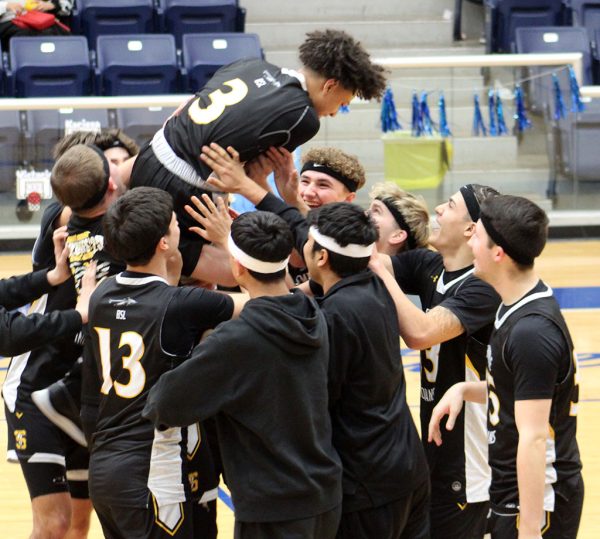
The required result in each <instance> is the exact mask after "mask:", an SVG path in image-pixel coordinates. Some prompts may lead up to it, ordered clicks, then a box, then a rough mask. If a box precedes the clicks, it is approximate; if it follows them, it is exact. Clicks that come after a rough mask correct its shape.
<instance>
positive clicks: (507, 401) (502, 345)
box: [486, 281, 581, 514]
mask: <svg viewBox="0 0 600 539" xmlns="http://www.w3.org/2000/svg"><path fill="white" fill-rule="evenodd" d="M486 378H487V384H488V401H489V402H488V430H489V456H490V465H491V467H492V484H491V487H490V502H491V504H492V508H493V509H494V510H495V511H496V512H499V513H502V514H507V513H508V514H516V513H517V512H518V508H519V496H518V484H517V447H518V444H519V433H518V430H517V426H516V422H515V411H514V410H515V401H526V400H537V399H551V400H552V405H551V408H550V418H549V435H548V438H547V440H546V486H545V492H544V509H545V510H546V511H553V510H554V500H555V495H556V493H557V492H561V493H562V494H564V496H565V498H566V499H569V492H568V489H569V481H568V479H569V478H572V477H573V476H575V475H577V474H578V473H579V471H580V470H581V461H580V458H579V448H578V446H577V440H576V438H575V435H576V430H577V417H576V415H577V402H578V400H579V386H578V383H577V382H578V380H577V363H576V358H575V355H574V353H573V342H572V340H571V336H570V334H569V330H568V328H567V325H566V323H565V320H564V318H563V316H562V314H561V312H560V309H559V306H558V303H557V302H556V300H555V299H554V296H553V294H552V289H551V288H550V287H548V286H547V285H545V284H544V283H543V282H542V281H540V282H539V283H538V284H537V286H535V287H534V288H533V290H531V291H530V292H529V293H528V294H527V295H526V296H525V297H523V298H522V299H521V300H519V301H518V302H517V303H515V304H513V305H510V306H505V305H501V306H500V308H499V309H498V313H497V315H496V320H495V323H494V333H493V335H492V338H491V341H490V346H489V349H488V368H487V375H486ZM565 480H566V481H565ZM561 489H562V490H561Z"/></svg>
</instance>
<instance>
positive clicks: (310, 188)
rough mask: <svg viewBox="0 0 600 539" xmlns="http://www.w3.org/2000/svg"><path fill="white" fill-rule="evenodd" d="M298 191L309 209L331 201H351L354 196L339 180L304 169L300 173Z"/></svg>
mask: <svg viewBox="0 0 600 539" xmlns="http://www.w3.org/2000/svg"><path fill="white" fill-rule="evenodd" d="M298 192H299V194H300V197H301V198H302V200H304V202H305V203H306V205H307V206H308V207H309V208H311V209H314V208H320V207H321V206H322V205H323V204H329V203H331V202H352V201H353V200H354V197H355V196H356V193H351V192H350V191H348V189H347V188H346V186H345V185H344V184H343V183H342V182H340V181H339V180H336V179H335V178H332V177H331V176H329V175H328V174H325V173H323V172H318V171H316V170H305V171H304V172H303V173H302V176H300V182H299V185H298Z"/></svg>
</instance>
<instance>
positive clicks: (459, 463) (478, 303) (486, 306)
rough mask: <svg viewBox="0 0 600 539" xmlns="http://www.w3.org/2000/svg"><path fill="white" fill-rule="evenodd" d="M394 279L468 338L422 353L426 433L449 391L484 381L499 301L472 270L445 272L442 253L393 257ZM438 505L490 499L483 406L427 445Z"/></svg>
mask: <svg viewBox="0 0 600 539" xmlns="http://www.w3.org/2000/svg"><path fill="white" fill-rule="evenodd" d="M392 264H393V268H394V275H395V277H396V280H397V281H398V284H399V285H400V287H401V288H402V290H403V291H404V292H405V293H407V294H415V295H418V296H419V298H420V300H421V304H422V308H423V310H424V311H428V310H430V309H433V308H434V307H436V306H441V307H444V308H445V309H448V310H449V311H450V312H452V313H453V314H454V315H455V316H456V317H457V318H458V319H459V320H460V322H461V324H462V326H463V328H464V330H465V331H464V332H463V333H462V334H461V335H458V336H457V337H455V338H454V339H450V340H449V341H446V342H443V343H440V344H437V345H435V346H432V347H431V348H429V349H427V350H422V351H421V353H420V355H421V407H420V416H421V432H423V433H425V432H427V429H428V426H429V420H430V419H431V413H432V411H433V408H434V407H435V405H436V404H437V403H438V402H439V400H440V399H441V398H442V396H443V395H444V393H445V392H446V390H448V389H449V388H450V387H451V386H452V385H454V384H456V383H458V382H464V381H465V380H466V381H478V380H482V379H483V378H484V376H485V354H486V347H487V343H488V340H489V336H490V333H491V330H492V321H493V319H494V313H495V312H496V309H497V308H498V304H499V303H500V298H499V297H498V295H497V294H496V292H495V291H494V290H493V289H492V287H490V286H489V285H488V284H486V283H484V282H483V281H481V280H480V279H478V278H476V277H474V276H473V267H472V266H468V267H465V268H463V269H461V270H458V271H453V272H446V271H445V270H444V262H443V259H442V256H441V255H440V254H439V253H435V252H433V251H430V250H428V249H414V250H411V251H406V252H403V253H400V254H398V255H396V256H394V257H392ZM423 443H424V446H425V453H426V455H427V459H428V463H429V467H430V471H431V482H432V497H433V499H434V500H442V501H456V502H458V503H465V502H469V503H476V502H481V501H485V500H487V499H488V497H489V496H488V486H489V477H490V472H489V467H488V464H487V434H486V428H485V406H483V405H480V404H475V403H467V404H466V406H465V407H464V409H463V411H462V412H461V414H460V415H459V417H458V418H457V422H456V425H455V427H454V429H453V430H452V431H448V432H445V433H444V443H443V444H442V445H441V446H440V447H437V446H436V445H435V444H433V443H427V441H426V440H424V441H423Z"/></svg>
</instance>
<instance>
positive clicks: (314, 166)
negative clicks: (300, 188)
mask: <svg viewBox="0 0 600 539" xmlns="http://www.w3.org/2000/svg"><path fill="white" fill-rule="evenodd" d="M306 170H315V171H317V172H322V173H323V174H327V175H328V176H331V177H332V178H335V179H336V180H338V181H340V182H342V183H343V184H344V186H345V187H346V188H347V189H348V191H350V192H352V193H355V192H356V190H357V189H358V184H357V183H356V182H355V181H352V180H351V179H350V178H348V177H346V176H344V175H343V174H341V173H339V172H338V171H337V170H334V169H332V168H329V167H328V166H327V165H321V163H316V162H315V161H307V162H306V163H304V165H303V166H302V170H301V171H300V174H303V173H304V171H306Z"/></svg>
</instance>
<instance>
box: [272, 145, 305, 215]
mask: <svg viewBox="0 0 600 539" xmlns="http://www.w3.org/2000/svg"><path fill="white" fill-rule="evenodd" d="M267 156H268V157H269V159H270V161H271V162H272V163H273V173H274V176H275V185H276V186H277V191H278V192H279V194H280V196H281V198H283V200H285V202H287V203H288V204H290V205H291V206H296V205H297V203H298V183H299V182H298V171H297V170H296V166H295V165H294V156H293V155H292V154H291V153H290V152H289V151H288V150H286V149H285V148H269V149H268V150H267Z"/></svg>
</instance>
